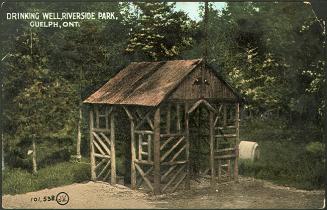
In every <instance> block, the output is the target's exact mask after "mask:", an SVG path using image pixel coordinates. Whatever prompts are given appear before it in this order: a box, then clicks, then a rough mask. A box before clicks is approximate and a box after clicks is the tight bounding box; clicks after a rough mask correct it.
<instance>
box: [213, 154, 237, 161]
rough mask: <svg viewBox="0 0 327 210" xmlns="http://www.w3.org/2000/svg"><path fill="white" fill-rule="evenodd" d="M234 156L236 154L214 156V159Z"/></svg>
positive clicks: (232, 157)
mask: <svg viewBox="0 0 327 210" xmlns="http://www.w3.org/2000/svg"><path fill="white" fill-rule="evenodd" d="M234 158H236V155H235V154H232V155H218V156H215V159H220V160H223V159H234Z"/></svg>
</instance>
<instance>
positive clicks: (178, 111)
mask: <svg viewBox="0 0 327 210" xmlns="http://www.w3.org/2000/svg"><path fill="white" fill-rule="evenodd" d="M180 107H181V106H180V104H179V103H177V104H176V129H177V133H180V132H181V113H180V109H181V108H180Z"/></svg>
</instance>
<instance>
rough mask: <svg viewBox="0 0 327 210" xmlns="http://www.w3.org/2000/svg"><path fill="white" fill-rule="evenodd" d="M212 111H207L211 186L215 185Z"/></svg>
mask: <svg viewBox="0 0 327 210" xmlns="http://www.w3.org/2000/svg"><path fill="white" fill-rule="evenodd" d="M213 120H214V119H213V112H211V111H209V138H210V169H211V187H213V188H214V187H215V184H216V180H215V163H214V138H215V136H214V129H215V128H214V126H213Z"/></svg>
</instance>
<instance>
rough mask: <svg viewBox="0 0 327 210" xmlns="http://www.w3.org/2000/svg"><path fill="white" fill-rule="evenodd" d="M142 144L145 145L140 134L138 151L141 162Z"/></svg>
mask: <svg viewBox="0 0 327 210" xmlns="http://www.w3.org/2000/svg"><path fill="white" fill-rule="evenodd" d="M142 143H143V135H142V134H139V149H138V154H139V158H138V159H139V160H142Z"/></svg>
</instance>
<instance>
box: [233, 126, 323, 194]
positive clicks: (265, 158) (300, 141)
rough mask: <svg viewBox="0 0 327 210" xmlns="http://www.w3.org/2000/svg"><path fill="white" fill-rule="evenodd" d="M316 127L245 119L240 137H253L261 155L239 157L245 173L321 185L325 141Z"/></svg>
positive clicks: (280, 181) (301, 184)
mask: <svg viewBox="0 0 327 210" xmlns="http://www.w3.org/2000/svg"><path fill="white" fill-rule="evenodd" d="M320 136H321V135H320V132H319V129H314V128H308V129H299V128H294V127H293V128H289V127H287V126H286V125H284V124H283V123H282V122H281V121H276V120H270V121H267V120H266V121H262V120H256V121H252V122H245V123H244V126H243V127H242V129H241V135H240V137H241V140H248V141H256V142H257V143H258V144H259V148H260V159H259V160H258V161H256V162H251V161H246V160H240V162H239V172H240V174H241V175H244V176H251V177H255V178H260V179H266V180H270V181H273V182H274V183H276V184H282V185H287V186H292V187H296V188H301V189H321V188H323V187H324V177H325V158H324V151H325V149H324V144H322V143H320V142H321V141H322V138H321V137H320Z"/></svg>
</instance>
